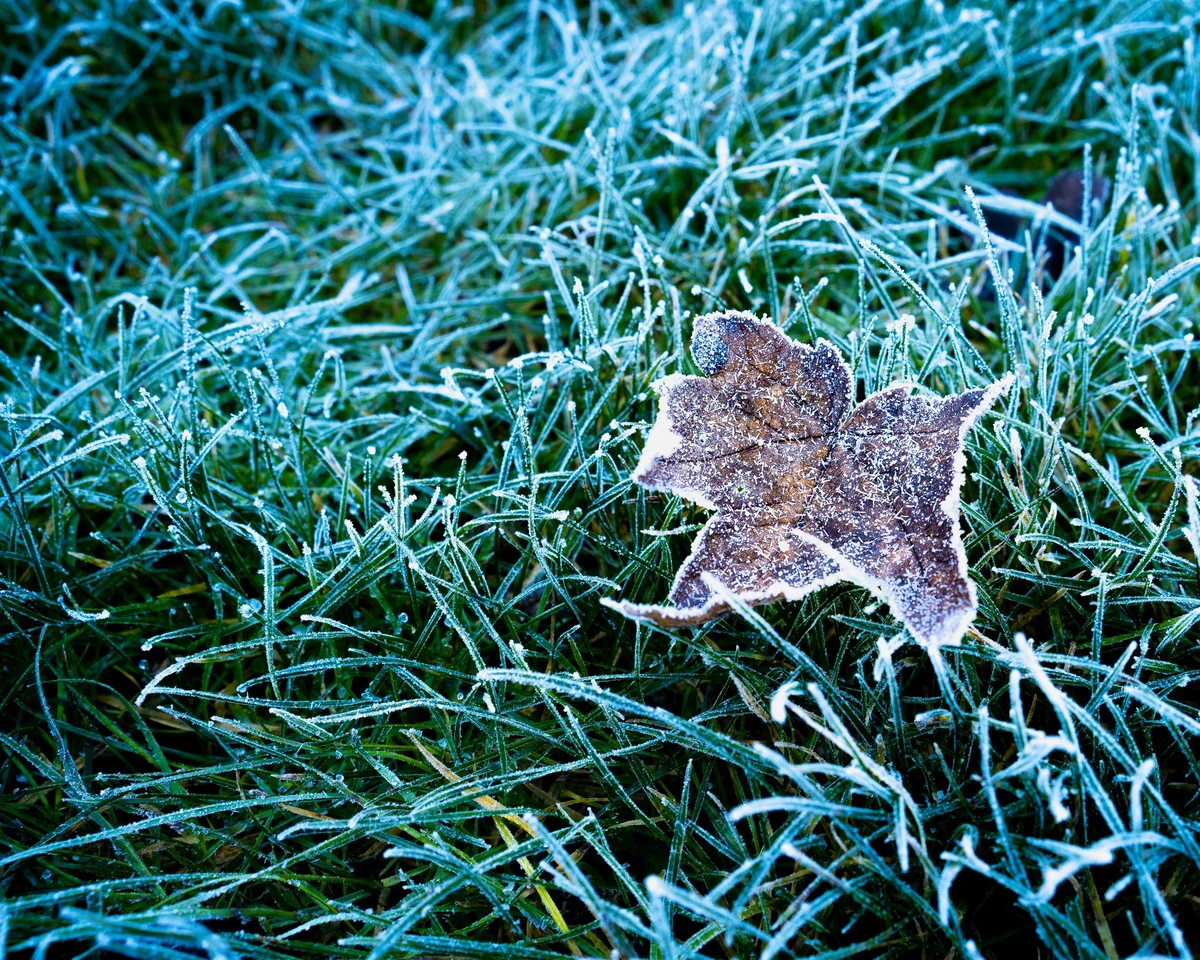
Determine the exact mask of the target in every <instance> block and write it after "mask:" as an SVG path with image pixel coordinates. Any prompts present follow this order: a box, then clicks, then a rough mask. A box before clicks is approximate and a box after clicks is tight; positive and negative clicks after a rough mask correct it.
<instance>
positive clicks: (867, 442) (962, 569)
mask: <svg viewBox="0 0 1200 960" xmlns="http://www.w3.org/2000/svg"><path fill="white" fill-rule="evenodd" d="M692 356H693V357H694V358H695V360H696V363H697V365H699V367H700V368H701V369H702V370H703V371H704V372H705V373H706V374H707V376H706V377H691V376H683V375H682V374H672V375H671V376H668V377H666V378H664V379H663V380H661V381H659V382H658V383H657V384H656V385H655V386H656V389H657V390H658V392H659V394H660V402H659V410H658V418H657V420H656V421H655V423H654V425H653V427H652V428H651V430H650V433H649V435H648V436H647V438H646V445H645V447H644V449H643V451H642V456H641V459H640V461H639V462H638V465H637V468H636V469H635V470H634V472H633V480H634V481H635V482H636V483H639V484H641V485H642V486H644V487H648V488H649V489H651V490H663V491H668V492H672V493H676V494H678V495H679V496H681V497H683V498H684V499H686V500H691V501H693V502H695V503H698V504H700V505H701V506H703V507H706V508H708V509H710V510H715V511H716V513H715V514H714V515H713V516H712V517H711V518H710V519H709V521H708V523H707V524H705V526H704V529H703V530H701V531H700V535H699V536H698V537H697V538H696V542H695V544H694V545H693V548H692V553H691V555H690V556H689V557H688V558H687V560H685V561H684V563H683V564H682V566H680V568H679V572H678V574H676V577H675V583H674V585H673V586H672V588H671V593H670V595H669V598H668V599H669V600H670V602H671V603H672V604H673V605H672V606H659V605H657V604H637V603H629V602H627V601H613V600H605V601H604V602H605V603H606V604H607V605H608V606H611V607H613V608H614V609H616V610H618V611H620V612H621V613H622V614H624V615H625V616H627V617H631V618H633V619H637V620H647V621H651V622H654V623H657V624H659V625H661V626H666V627H675V626H684V625H687V624H695V623H701V622H703V621H705V620H711V619H712V618H714V617H717V616H720V615H721V614H723V613H726V612H728V610H729V609H730V603H729V596H730V594H732V595H735V596H737V597H738V598H739V599H740V600H741V601H743V602H745V603H746V604H750V605H754V604H761V603H770V602H772V601H775V600H798V599H800V598H801V597H803V596H804V595H805V594H807V593H810V592H812V591H813V590H816V589H818V588H820V587H824V586H828V585H829V584H832V583H836V582H838V581H842V580H849V581H852V582H854V583H858V584H861V585H863V586H866V587H868V588H869V589H872V590H874V591H875V592H877V593H878V594H879V595H881V596H882V597H884V598H885V599H886V600H887V602H888V604H889V605H890V607H891V609H892V612H893V613H894V614H895V616H896V617H897V618H898V619H899V620H900V621H901V622H902V623H903V624H904V625H905V626H906V627H908V629H909V630H910V631H911V633H912V635H913V636H914V637H915V638H916V639H917V640H918V641H919V642H921V643H924V644H930V645H937V644H944V643H957V642H958V641H959V640H961V639H962V636H963V634H964V633H965V632H966V629H967V627H968V626H969V625H970V623H971V621H972V619H974V616H975V585H974V584H973V583H972V582H971V581H970V579H969V578H968V576H967V558H966V552H965V551H964V549H963V544H962V536H961V534H960V532H959V528H958V513H959V489H960V487H961V486H962V481H963V467H964V466H965V464H966V455H965V453H964V449H963V444H964V441H965V439H966V434H967V431H968V430H969V429H970V428H971V426H972V425H973V424H974V423H975V422H976V421H977V420H978V419H979V418H980V417H981V416H983V414H985V413H986V412H987V411H988V408H990V407H991V405H992V404H993V403H994V402H995V400H996V398H997V397H998V396H1000V394H1002V393H1006V392H1007V391H1008V388H1009V385H1010V384H1011V382H1012V377H1011V375H1009V376H1008V377H1005V378H1004V379H1003V380H1001V381H999V382H996V383H993V384H991V385H990V386H988V387H987V388H985V389H981V390H970V391H967V392H966V393H962V394H959V395H957V396H951V397H928V396H921V395H918V394H916V393H914V390H915V387H914V386H913V385H912V384H907V383H897V384H893V385H892V386H890V387H888V388H886V389H884V390H880V391H878V392H877V393H873V394H871V396H869V397H867V398H866V399H865V400H864V401H863V402H862V403H860V404H859V405H858V406H857V407H855V406H854V404H853V396H854V378H853V375H852V373H851V370H850V368H849V367H848V366H847V365H846V362H845V361H844V360H843V359H842V355H841V354H840V353H839V352H838V350H837V348H836V347H834V346H833V345H832V344H831V343H829V342H828V341H825V340H818V341H817V344H816V346H815V347H810V346H807V345H805V344H800V343H796V342H794V341H792V340H791V339H789V338H788V337H787V336H786V335H785V334H784V333H783V331H782V330H780V329H779V328H778V327H777V326H775V325H774V324H773V323H771V322H769V321H765V320H759V319H757V318H756V317H754V316H752V315H751V314H747V313H740V312H734V311H729V312H723V313H712V314H708V315H707V316H703V317H700V318H698V319H697V320H696V322H695V326H694V331H693V334H692Z"/></svg>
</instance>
